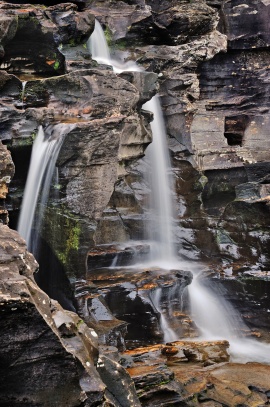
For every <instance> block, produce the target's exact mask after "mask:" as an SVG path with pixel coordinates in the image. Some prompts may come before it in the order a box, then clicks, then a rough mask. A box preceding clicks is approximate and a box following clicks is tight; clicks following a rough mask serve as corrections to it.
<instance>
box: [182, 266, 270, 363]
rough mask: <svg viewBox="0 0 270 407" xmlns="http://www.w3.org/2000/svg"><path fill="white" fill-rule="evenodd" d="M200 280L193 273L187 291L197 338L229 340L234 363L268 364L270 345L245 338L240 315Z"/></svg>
mask: <svg viewBox="0 0 270 407" xmlns="http://www.w3.org/2000/svg"><path fill="white" fill-rule="evenodd" d="M201 277H202V276H201V275H200V274H194V277H193V281H192V283H191V284H190V285H189V286H188V288H187V289H188V293H189V298H190V307H191V313H192V318H193V321H194V322H195V324H196V326H197V327H198V329H199V331H200V337H199V338H198V339H202V340H218V339H222V340H224V339H226V340H228V341H229V343H230V348H229V351H230V354H231V357H232V360H233V361H235V362H242V363H246V362H261V363H270V345H269V344H265V343H262V342H259V341H257V340H255V339H249V338H246V337H245V335H247V334H248V333H249V331H250V330H249V328H248V327H247V326H246V325H245V323H244V322H243V320H242V317H241V315H240V314H239V312H238V311H237V310H236V309H235V308H234V307H233V306H232V305H231V304H230V303H229V302H228V301H226V300H225V299H224V298H223V297H222V296H220V295H218V294H217V293H216V292H215V291H214V290H213V288H211V287H208V286H207V285H205V282H206V280H205V281H204V279H202V278H201Z"/></svg>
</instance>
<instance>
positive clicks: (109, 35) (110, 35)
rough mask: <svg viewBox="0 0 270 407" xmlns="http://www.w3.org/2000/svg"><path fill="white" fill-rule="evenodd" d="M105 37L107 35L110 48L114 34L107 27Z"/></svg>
mask: <svg viewBox="0 0 270 407" xmlns="http://www.w3.org/2000/svg"><path fill="white" fill-rule="evenodd" d="M104 35H105V38H106V41H107V44H108V46H110V45H111V44H112V32H111V30H110V29H109V27H106V29H105V31H104Z"/></svg>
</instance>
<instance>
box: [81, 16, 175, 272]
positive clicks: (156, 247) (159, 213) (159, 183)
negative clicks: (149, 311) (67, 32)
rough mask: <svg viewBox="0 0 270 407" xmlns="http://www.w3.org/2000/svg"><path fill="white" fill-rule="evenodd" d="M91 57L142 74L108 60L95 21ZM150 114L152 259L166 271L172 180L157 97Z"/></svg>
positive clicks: (170, 245)
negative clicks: (151, 116) (151, 114)
mask: <svg viewBox="0 0 270 407" xmlns="http://www.w3.org/2000/svg"><path fill="white" fill-rule="evenodd" d="M88 47H89V49H90V52H91V54H92V57H93V58H94V59H95V60H96V61H97V62H101V63H104V64H107V65H111V66H112V67H113V70H114V71H115V72H117V73H118V72H123V71H137V72H138V71H142V68H141V67H139V66H138V65H137V64H136V63H135V62H133V61H129V62H126V63H122V62H119V61H115V60H113V59H111V58H110V51H109V48H108V45H107V42H106V38H105V35H104V33H103V29H102V27H101V25H100V23H99V22H98V21H97V20H96V22H95V30H94V32H93V34H92V35H91V37H90V39H89V40H88ZM142 108H143V109H145V110H148V111H150V112H151V113H153V121H152V122H151V123H150V126H151V130H152V134H153V142H152V143H151V144H150V145H149V146H148V147H147V149H146V159H147V160H148V161H149V163H150V168H151V174H150V175H149V176H148V177H147V178H148V179H150V184H151V191H152V194H151V198H150V201H151V202H150V203H151V208H150V210H151V213H152V215H151V222H150V226H149V229H150V238H151V241H152V242H153V243H152V245H151V253H150V255H151V260H152V262H154V263H155V264H158V265H159V266H163V267H164V268H169V264H171V263H174V262H175V257H176V256H175V253H174V243H173V210H172V207H173V205H172V190H173V180H172V177H170V168H171V165H170V157H169V152H168V146H167V141H166V128H165V123H164V118H163V113H162V110H161V105H160V101H159V97H158V96H154V97H153V98H152V99H151V100H150V101H149V102H147V103H145V104H144V105H143V106H142Z"/></svg>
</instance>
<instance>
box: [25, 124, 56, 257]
mask: <svg viewBox="0 0 270 407" xmlns="http://www.w3.org/2000/svg"><path fill="white" fill-rule="evenodd" d="M61 145H62V137H45V134H44V130H43V127H42V126H40V127H39V130H38V134H37V137H36V139H35V141H34V143H33V148H32V154H31V160H30V167H29V170H28V176H27V181H26V185H25V189H24V195H23V202H22V207H21V211H20V217H19V223H18V232H19V233H20V235H21V236H22V237H23V238H24V239H25V240H26V243H27V247H28V249H29V250H30V251H33V249H34V248H35V238H34V239H33V234H32V228H33V223H34V217H35V212H36V207H37V202H38V197H39V194H40V191H41V187H42V186H43V188H42V194H41V195H42V197H41V201H42V204H43V205H42V206H43V207H44V204H45V201H46V200H47V198H48V194H49V187H50V183H51V178H52V173H53V169H54V167H55V162H56V159H57V156H58V153H59V150H60V148H61ZM42 216H43V211H42V210H40V212H39V216H38V219H37V225H38V227H40V225H41V219H42Z"/></svg>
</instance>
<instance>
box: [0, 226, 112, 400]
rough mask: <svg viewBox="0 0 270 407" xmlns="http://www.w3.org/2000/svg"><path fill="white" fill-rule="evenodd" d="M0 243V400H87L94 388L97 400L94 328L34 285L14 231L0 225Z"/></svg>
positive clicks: (30, 261)
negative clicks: (0, 328)
mask: <svg viewBox="0 0 270 407" xmlns="http://www.w3.org/2000/svg"><path fill="white" fill-rule="evenodd" d="M0 245H1V247H0V251H1V252H0V260H1V270H0V272H1V293H0V295H1V324H2V330H1V331H2V335H1V360H2V363H1V369H2V371H1V383H0V387H1V403H2V404H3V403H5V404H12V405H14V406H17V405H18V406H19V405H22V404H23V403H25V402H27V403H28V404H29V405H37V404H38V405H44V406H45V405H48V403H49V404H50V405H51V406H59V405H63V404H65V405H67V406H75V405H78V403H86V401H87V403H88V404H87V405H89V406H91V405H93V404H92V398H91V397H92V396H91V395H92V394H98V393H99V394H100V399H101V401H102V399H103V395H104V391H105V385H104V384H103V382H102V381H101V379H100V377H99V376H98V373H97V372H96V370H95V367H94V363H95V362H96V361H97V354H98V353H97V352H98V350H97V334H96V333H95V331H94V330H93V329H91V328H88V327H87V326H86V325H85V324H84V322H83V321H82V320H81V319H80V318H79V317H78V316H77V315H76V314H74V313H72V312H67V311H64V310H63V309H62V307H61V306H60V305H59V304H58V303H57V302H54V301H51V300H50V298H49V297H48V296H47V295H46V294H45V293H44V292H43V291H41V290H40V289H39V288H38V287H37V285H36V284H35V282H34V279H33V273H34V272H35V271H36V269H37V267H38V264H37V263H36V261H35V260H34V258H33V256H32V255H31V254H30V253H28V252H27V250H26V246H25V242H24V241H23V239H22V238H21V237H20V236H19V235H18V233H17V232H15V231H12V230H10V229H9V228H8V227H7V226H1V227H0ZM83 378H84V379H83ZM82 379H83V380H82ZM82 382H83V383H82ZM84 382H85V383H84ZM86 382H88V383H89V384H88V386H86Z"/></svg>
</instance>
